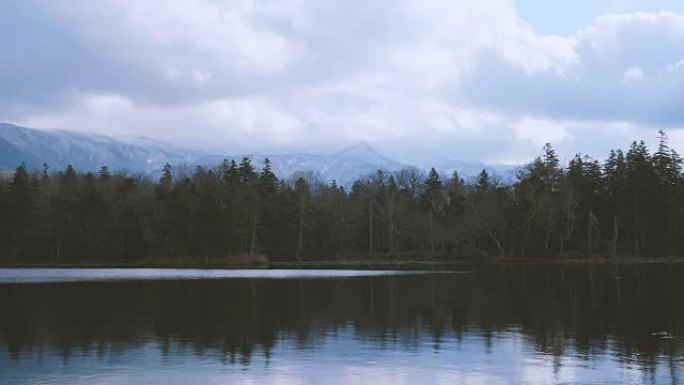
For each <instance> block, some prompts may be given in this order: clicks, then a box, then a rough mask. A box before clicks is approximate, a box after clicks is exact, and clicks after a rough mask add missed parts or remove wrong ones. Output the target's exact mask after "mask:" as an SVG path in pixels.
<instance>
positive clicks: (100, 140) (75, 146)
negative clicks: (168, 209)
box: [0, 123, 512, 185]
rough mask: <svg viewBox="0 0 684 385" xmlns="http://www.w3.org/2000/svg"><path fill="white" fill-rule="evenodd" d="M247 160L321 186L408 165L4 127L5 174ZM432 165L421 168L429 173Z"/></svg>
mask: <svg viewBox="0 0 684 385" xmlns="http://www.w3.org/2000/svg"><path fill="white" fill-rule="evenodd" d="M243 157H248V158H250V159H251V160H252V162H253V164H254V166H255V167H257V168H259V169H260V168H262V167H263V165H264V160H265V159H266V158H269V159H270V160H271V165H272V169H273V172H274V173H275V174H276V175H277V176H278V177H279V178H284V179H288V178H290V177H291V176H292V175H293V174H295V173H296V172H299V171H312V172H314V173H315V174H316V175H317V176H318V177H319V178H320V179H321V180H322V181H325V182H330V181H332V180H335V181H337V182H338V183H339V184H340V185H348V184H350V183H352V182H353V181H354V180H356V179H357V178H359V177H361V176H366V175H369V174H372V173H375V172H376V171H377V170H383V171H390V172H391V171H397V170H400V169H402V168H405V167H408V166H409V165H407V164H404V163H401V162H397V161H395V160H393V159H390V158H388V157H385V156H383V155H381V154H379V153H378V152H377V151H375V150H374V149H373V148H372V147H371V146H370V145H368V144H367V143H365V142H362V143H359V144H356V145H354V146H351V147H349V148H346V149H344V150H342V151H340V152H336V153H333V154H241V155H212V154H208V153H203V152H201V151H193V150H188V149H185V148H182V147H179V146H175V145H171V144H167V143H164V142H160V141H157V140H154V139H150V138H146V137H139V136H122V137H107V136H100V135H89V134H82V133H77V132H72V131H42V130H35V129H30V128H25V127H20V126H16V125H12V124H5V123H0V170H13V169H14V168H15V167H17V165H19V164H20V163H21V162H26V165H27V166H28V167H29V168H31V169H41V168H42V167H43V164H44V163H46V164H48V165H49V166H50V167H51V168H52V169H53V170H62V169H64V168H66V166H67V165H69V164H71V165H73V166H74V167H76V169H77V170H79V171H83V172H87V171H97V170H98V169H99V168H100V167H102V166H104V165H106V166H108V167H109V168H110V170H113V171H120V170H126V171H129V172H131V173H142V174H143V175H148V176H150V177H152V178H154V177H158V176H159V175H160V174H161V169H162V167H163V166H164V164H166V163H169V164H172V165H174V166H177V167H178V168H181V169H184V170H186V171H187V172H189V173H192V172H193V171H194V169H195V167H197V166H203V167H215V166H217V165H219V164H221V162H223V160H224V159H228V160H235V161H236V162H239V161H240V160H241V159H242V158H243ZM438 163H439V164H437V165H434V166H435V168H436V169H437V170H438V171H440V172H441V173H444V174H446V175H449V174H451V173H452V172H453V171H454V170H455V171H458V173H459V175H460V176H461V177H462V178H465V179H469V178H473V177H475V176H476V175H477V174H479V173H480V171H482V168H486V169H487V170H488V171H489V172H490V173H491V174H492V175H495V176H499V178H500V179H501V180H502V181H507V180H510V178H508V177H507V176H506V175H511V174H510V170H511V169H512V168H508V169H506V168H492V167H488V166H485V165H481V164H476V163H467V162H458V161H451V160H444V161H442V162H438ZM429 167H430V166H429V165H418V168H420V169H423V170H425V171H427V169H429Z"/></svg>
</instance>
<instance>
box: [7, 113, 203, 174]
mask: <svg viewBox="0 0 684 385" xmlns="http://www.w3.org/2000/svg"><path fill="white" fill-rule="evenodd" d="M201 156H202V154H201V153H198V152H195V151H188V150H186V149H182V148H179V147H175V146H171V145H167V144H165V143H161V142H157V141H154V140H151V139H147V138H111V137H106V136H99V135H88V134H82V133H77V132H71V131H41V130H34V129H30V128H25V127H19V126H15V125H12V124H6V123H0V169H14V168H15V167H17V165H19V164H20V163H21V162H25V163H26V165H27V167H29V168H31V169H40V168H42V167H43V164H44V163H45V164H48V165H49V166H50V167H51V168H52V169H57V170H60V169H64V168H66V166H67V165H69V164H71V165H73V166H74V167H75V168H76V169H77V170H79V171H96V170H98V169H99V168H100V167H102V166H104V165H107V166H108V167H109V168H110V169H111V170H117V171H119V170H127V171H130V172H139V173H149V172H151V171H154V170H156V169H158V168H160V167H162V166H163V165H164V164H165V163H167V162H169V163H172V164H181V163H189V162H194V161H196V160H197V159H199V158H200V157H201Z"/></svg>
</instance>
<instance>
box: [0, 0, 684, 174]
mask: <svg viewBox="0 0 684 385" xmlns="http://www.w3.org/2000/svg"><path fill="white" fill-rule="evenodd" d="M581 3H582V2H579V3H578V6H581V5H580V4H581ZM629 9H630V11H631V12H629V13H622V14H606V15H595V17H594V18H592V19H591V20H590V21H589V22H587V24H585V25H578V26H577V27H576V28H574V30H573V32H571V33H567V32H564V31H559V32H557V33H556V34H554V32H549V31H548V25H545V26H543V28H541V26H535V25H534V24H532V23H531V22H528V21H526V20H525V18H524V15H522V14H520V13H519V11H518V9H517V8H516V4H514V2H512V1H506V0H478V1H473V2H465V1H453V0H420V1H415V0H414V1H409V0H381V1H360V0H345V1H319V0H280V1H277V0H254V1H250V0H239V1H237V0H236V1H230V0H229V1H208V0H183V1H179V0H163V1H161V0H160V1H113V0H112V1H109V0H98V1H86V0H83V1H54V0H45V1H34V0H5V1H2V2H0V121H8V122H13V123H18V124H22V125H26V126H29V127H36V128H46V129H47V128H59V129H71V130H78V131H84V132H91V133H98V134H112V135H119V134H138V135H145V136H150V137H154V138H158V139H162V140H166V141H170V142H174V143H178V144H182V145H185V146H188V147H193V148H199V149H207V150H210V151H214V152H221V153H239V152H259V151H262V152H273V151H278V152H286V151H294V150H300V151H310V152H313V151H315V152H327V151H334V150H338V149H341V148H342V147H344V146H346V145H350V144H353V143H355V142H358V141H367V142H369V143H370V144H371V145H373V146H374V147H376V148H377V149H379V150H381V152H383V153H385V154H387V155H390V156H393V157H396V158H398V159H401V160H405V161H418V160H420V159H422V160H425V158H426V157H427V158H428V159H429V157H435V158H445V157H446V158H455V159H466V160H477V161H484V162H489V163H518V162H522V161H526V160H528V159H530V158H531V157H533V156H535V155H536V154H537V153H539V151H540V148H541V146H542V145H543V144H544V143H545V142H547V141H551V142H552V143H553V144H554V145H555V146H556V147H557V148H558V149H559V151H560V152H561V153H562V154H563V156H564V157H568V156H571V155H572V154H574V153H575V152H585V153H590V154H592V155H595V156H597V157H599V158H603V157H604V156H605V153H606V152H607V150H608V149H609V148H611V147H616V146H621V147H625V146H627V145H628V144H629V142H630V141H631V140H632V139H637V138H644V139H647V140H649V141H651V140H652V139H653V138H654V137H655V135H656V131H657V130H658V129H660V128H663V129H666V130H668V132H669V133H670V136H671V138H672V139H673V144H674V145H675V147H677V146H678V147H679V148H680V149H681V150H682V151H684V130H682V131H680V130H681V129H682V128H684V108H682V105H683V102H684V87H683V86H684V14H681V13H676V12H678V11H680V10H679V9H676V8H672V9H671V11H673V12H656V11H654V10H653V9H648V11H649V12H634V11H633V7H632V8H629ZM636 9H639V8H636ZM532 16H535V15H530V19H534V18H535V17H536V16H535V17H532ZM537 16H538V15H537ZM549 17H560V18H562V15H551V14H550V15H549ZM539 31H544V32H539Z"/></svg>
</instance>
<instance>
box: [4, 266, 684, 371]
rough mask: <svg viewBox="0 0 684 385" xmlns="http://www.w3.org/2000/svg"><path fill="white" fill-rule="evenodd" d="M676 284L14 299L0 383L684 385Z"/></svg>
mask: <svg viewBox="0 0 684 385" xmlns="http://www.w3.org/2000/svg"><path fill="white" fill-rule="evenodd" d="M682 273H684V269H682V268H681V267H673V266H661V265H654V266H645V265H642V266H629V267H628V266H620V267H586V266H577V267H567V266H566V267H558V266H500V267H490V268H480V269H477V271H476V272H475V273H474V274H447V273H439V274H416V275H388V276H361V277H353V278H349V277H348V278H343V279H342V278H329V277H328V278H320V279H311V278H309V279H301V278H298V279H280V280H273V279H259V278H236V279H228V280H194V281H168V280H165V281H130V282H98V283H96V282H80V283H73V282H72V283H42V284H5V285H0V308H1V309H2V313H1V315H0V382H1V383H8V381H9V382H11V383H15V382H16V383H21V382H22V381H23V382H25V383H32V380H35V379H36V377H40V378H42V379H48V381H47V383H59V382H65V381H66V382H70V383H77V382H78V381H83V382H82V383H88V382H85V380H84V378H85V379H89V380H90V381H91V382H98V381H104V382H107V383H117V382H121V383H125V382H126V381H127V380H131V381H134V382H136V381H135V380H136V378H137V379H138V380H140V379H141V378H143V377H141V376H147V377H144V378H147V379H148V380H150V381H156V382H159V381H161V380H162V378H163V379H164V380H163V381H165V382H167V383H174V381H178V383H187V382H188V381H187V380H188V378H193V379H197V378H202V382H210V381H219V382H223V381H229V380H230V381H245V380H247V379H250V380H254V381H256V382H258V383H268V382H269V381H274V382H277V383H287V382H288V381H289V382H293V383H301V382H309V383H317V384H318V383H359V382H368V379H373V383H382V382H383V381H386V382H388V383H389V382H391V383H394V384H396V383H416V384H420V383H426V381H428V380H429V381H428V382H432V383H436V382H440V381H445V382H451V383H454V382H455V383H459V382H465V381H467V382H471V383H472V382H474V383H478V382H479V383H492V382H500V383H518V382H527V383H549V382H583V383H588V382H598V381H602V382H604V383H605V382H608V383H610V382H615V383H644V382H646V383H649V382H653V383H663V382H664V383H677V381H678V379H679V378H680V377H681V376H682V366H683V364H684V349H683V348H684V344H683V343H682V331H683V330H684V305H683V304H682V301H681V298H682V296H683V295H684V281H682V280H681V279H679V277H681V276H682ZM95 369H97V370H95ZM84 376H85V377H84ZM88 376H90V377H88ZM108 376H109V377H108ZM3 378H4V379H5V381H3ZM364 378H365V380H363V381H362V379H364ZM79 379H80V380H79ZM103 379H104V380H103ZM183 379H184V380H183ZM10 380H11V381H10ZM51 381H52V382H51ZM354 381H356V382H354Z"/></svg>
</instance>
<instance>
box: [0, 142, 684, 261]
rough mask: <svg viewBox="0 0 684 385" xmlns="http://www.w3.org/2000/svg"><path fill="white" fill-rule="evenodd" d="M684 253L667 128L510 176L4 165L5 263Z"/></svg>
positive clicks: (547, 153) (0, 210)
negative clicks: (341, 175) (146, 172)
mask: <svg viewBox="0 0 684 385" xmlns="http://www.w3.org/2000/svg"><path fill="white" fill-rule="evenodd" d="M683 252H684V178H683V176H682V159H681V158H680V156H679V155H678V154H677V152H676V151H675V150H674V149H671V148H670V147H669V144H668V138H667V136H666V134H665V133H664V132H662V131H661V132H660V141H659V145H658V148H657V149H656V150H655V152H653V153H652V152H651V150H649V149H648V148H647V146H646V144H645V143H644V142H643V141H635V142H633V143H632V145H631V146H630V148H629V149H628V150H627V151H626V152H625V151H622V150H612V151H610V153H609V154H608V156H607V158H606V159H605V161H603V162H600V161H598V160H595V159H592V158H591V157H589V156H586V155H581V154H578V155H576V156H575V157H574V158H573V159H571V160H570V161H569V162H568V163H567V164H562V163H561V161H560V160H559V156H558V155H557V154H556V152H555V151H554V149H553V148H552V146H551V145H550V144H547V145H546V146H545V147H544V148H543V150H542V153H541V155H540V156H539V157H537V158H536V159H534V160H533V161H532V162H530V163H529V164H527V165H525V166H521V167H519V168H518V170H517V171H516V178H515V182H514V183H510V184H503V183H500V182H499V181H497V180H496V179H495V178H493V177H491V176H490V175H488V173H487V172H486V171H484V170H483V171H482V173H481V174H480V175H479V177H477V178H474V179H473V180H463V179H462V178H461V177H459V175H458V174H457V173H454V174H453V175H449V176H444V175H440V174H439V173H438V172H437V171H436V170H435V169H432V170H430V171H429V172H428V173H423V172H422V171H421V170H418V169H415V168H406V169H403V170H400V171H397V172H384V171H382V170H379V171H377V173H375V174H373V175H368V176H366V177H362V178H359V179H358V180H356V182H354V183H353V185H351V186H339V185H338V184H337V183H336V182H335V181H332V182H331V183H325V182H323V181H321V180H320V179H319V178H317V177H316V175H315V174H314V173H311V172H301V173H297V174H295V175H294V176H292V177H290V178H288V179H279V177H278V176H277V175H274V173H273V172H272V170H271V167H270V162H269V161H268V160H266V162H265V166H264V167H263V169H256V168H255V167H254V166H253V165H252V162H251V160H250V159H248V158H244V159H242V160H241V161H240V162H239V163H238V162H235V161H228V160H226V161H224V162H223V163H222V164H221V165H218V166H216V167H213V168H204V167H197V168H196V169H195V170H192V172H181V171H179V169H178V168H174V167H172V166H171V165H168V164H167V165H166V166H165V167H164V169H163V172H162V174H161V177H160V178H158V179H157V180H152V179H149V178H145V177H142V176H140V175H129V174H128V173H125V172H111V171H110V170H109V169H108V168H107V167H106V166H103V167H102V168H101V170H100V171H99V172H98V173H81V172H78V171H77V170H75V169H74V168H73V167H71V166H69V167H67V168H66V170H60V171H52V170H51V169H50V167H49V165H45V166H44V169H43V170H42V171H41V170H36V171H34V170H28V169H27V167H26V166H25V165H24V164H21V165H19V166H18V167H17V168H16V170H15V172H14V173H10V174H7V175H6V176H5V177H4V178H2V179H0V263H5V264H11V263H26V262H30V261H44V262H50V263H63V262H79V261H92V262H98V261H99V262H111V263H117V262H131V261H139V260H144V259H154V260H164V259H179V258H180V259H186V260H197V261H203V260H213V259H221V258H230V257H236V256H240V257H243V258H250V257H254V258H256V257H262V258H263V257H264V256H265V257H267V258H269V259H270V260H271V261H318V260H395V259H404V260H451V259H454V260H457V259H475V260H477V259H481V260H486V259H490V258H506V259H537V258H539V259H541V258H549V259H566V258H663V257H667V258H670V257H678V256H681V255H682V253H683Z"/></svg>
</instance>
